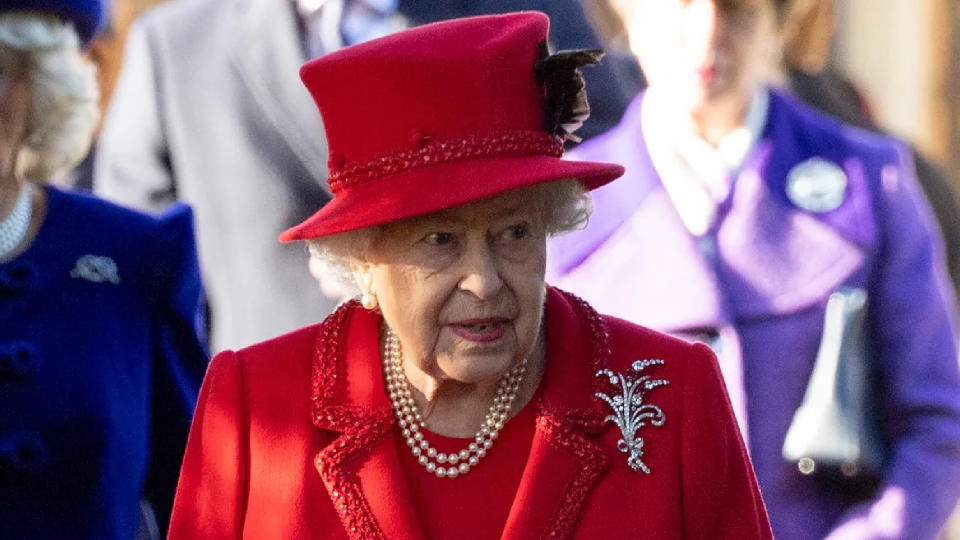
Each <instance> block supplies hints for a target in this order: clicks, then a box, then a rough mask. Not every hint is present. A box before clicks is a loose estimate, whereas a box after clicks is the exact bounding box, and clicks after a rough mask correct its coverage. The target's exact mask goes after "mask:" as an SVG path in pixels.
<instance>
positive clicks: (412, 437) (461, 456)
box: [383, 328, 527, 478]
mask: <svg viewBox="0 0 960 540" xmlns="http://www.w3.org/2000/svg"><path fill="white" fill-rule="evenodd" d="M385 349H386V354H385V355H384V358H383V371H384V373H385V376H386V379H387V393H388V394H389V396H390V402H391V403H392V404H393V413H394V414H395V415H396V416H397V421H398V422H399V424H400V429H401V430H402V432H401V433H402V434H403V437H404V438H405V439H406V441H407V446H409V447H410V451H411V452H413V456H414V457H415V458H417V461H418V462H419V463H420V465H423V466H424V468H426V469H427V472H430V473H433V474H435V475H437V477H438V478H456V477H457V476H460V475H464V474H467V473H468V472H470V470H471V469H472V468H473V467H475V466H476V465H477V463H479V462H480V460H481V459H483V458H484V456H486V455H487V451H489V450H490V447H492V446H493V441H494V440H495V439H496V438H497V435H499V434H500V430H501V429H502V428H503V424H504V423H505V422H506V421H507V416H508V415H509V414H510V409H511V408H512V407H513V402H514V400H515V399H516V398H517V394H518V393H519V390H520V382H521V381H523V375H524V374H525V373H526V371H527V359H526V358H524V359H523V360H521V361H520V362H519V363H518V364H517V365H515V366H513V367H512V368H510V369H509V370H508V371H507V372H506V373H505V374H504V375H503V377H502V378H501V379H500V382H499V383H498V384H497V394H496V397H494V398H493V404H492V405H490V410H489V411H488V412H487V415H486V417H484V419H483V424H481V427H480V430H479V431H477V434H476V435H475V436H474V437H473V441H471V442H470V444H468V445H467V447H466V448H464V449H463V450H460V451H459V452H451V453H449V454H444V453H442V452H437V450H436V449H435V448H433V447H432V446H430V443H428V442H427V440H426V439H425V438H424V437H423V433H422V431H421V429H423V428H424V424H423V417H422V416H421V415H420V411H419V410H417V404H416V403H415V402H414V401H413V392H411V390H410V383H409V382H408V381H407V376H406V374H405V373H404V372H403V366H402V364H401V358H402V357H401V354H400V341H399V340H398V339H397V335H396V334H395V333H394V332H393V330H391V329H389V328H388V329H387V336H386V343H385Z"/></svg>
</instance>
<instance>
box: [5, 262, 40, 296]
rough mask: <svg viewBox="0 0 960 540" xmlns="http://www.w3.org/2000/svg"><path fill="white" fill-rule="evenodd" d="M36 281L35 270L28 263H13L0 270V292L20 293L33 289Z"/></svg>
mask: <svg viewBox="0 0 960 540" xmlns="http://www.w3.org/2000/svg"><path fill="white" fill-rule="evenodd" d="M36 281H37V269H36V268H35V267H34V266H33V265H32V264H30V263H27V262H21V261H14V262H12V263H10V264H8V265H7V267H6V268H4V269H0V291H2V290H4V289H6V290H9V291H20V290H23V289H29V288H31V287H33V285H34V283H35V282H36Z"/></svg>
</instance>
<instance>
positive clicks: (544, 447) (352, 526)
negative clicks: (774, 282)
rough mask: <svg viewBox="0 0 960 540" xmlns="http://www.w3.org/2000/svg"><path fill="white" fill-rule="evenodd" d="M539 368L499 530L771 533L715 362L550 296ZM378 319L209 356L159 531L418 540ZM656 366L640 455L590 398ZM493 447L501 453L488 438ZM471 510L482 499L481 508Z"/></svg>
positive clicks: (344, 310) (629, 534) (358, 315)
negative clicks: (522, 454) (656, 418)
mask: <svg viewBox="0 0 960 540" xmlns="http://www.w3.org/2000/svg"><path fill="white" fill-rule="evenodd" d="M546 324H547V368H546V373H545V375H544V381H543V388H542V399H541V400H540V402H539V403H537V404H536V406H537V408H538V418H537V424H536V429H535V433H534V436H533V442H532V447H531V450H530V457H529V460H528V462H527V466H526V469H525V471H524V473H523V476H522V478H521V480H520V486H519V489H518V491H517V494H516V500H515V502H514V505H513V507H512V509H511V511H510V514H509V517H508V518H507V522H506V525H505V527H504V533H503V538H517V539H528V538H542V537H558V538H562V537H572V538H605V539H609V538H651V539H661V540H662V539H670V538H703V539H707V538H709V539H736V540H742V539H754V538H772V535H771V533H770V525H769V523H768V521H767V516H766V511H765V509H764V506H763V502H762V500H761V498H760V493H759V491H758V488H757V484H756V479H755V478H754V475H753V471H752V468H751V466H750V461H749V458H748V457H747V454H746V451H745V450H744V446H743V442H742V440H741V438H740V434H739V431H738V430H737V427H736V423H735V421H734V418H733V413H732V412H731V408H730V404H729V401H728V399H727V396H726V393H725V392H724V387H723V382H722V379H721V376H720V372H719V369H718V367H717V364H716V360H715V359H714V357H713V354H712V353H711V352H710V350H709V349H708V348H707V347H706V346H703V345H691V344H688V343H686V342H682V341H679V340H676V339H673V338H670V337H667V336H664V335H662V334H659V333H656V332H653V331H651V330H647V329H644V328H641V327H638V326H635V325H633V324H630V323H627V322H624V321H621V320H619V319H614V318H611V317H600V316H598V315H597V314H596V313H595V312H594V311H593V310H592V309H591V308H590V307H589V306H587V305H586V304H585V303H583V302H582V301H580V300H578V299H576V298H575V297H573V296H569V295H566V294H565V293H562V292H560V291H557V290H554V289H551V290H550V291H549V292H548V299H547V315H546ZM379 325H380V316H379V315H378V314H374V313H371V312H368V311H367V310H364V309H362V308H360V307H359V306H358V305H357V304H356V303H355V302H353V303H350V304H347V305H345V306H343V307H341V308H340V309H339V310H337V311H336V312H335V313H334V314H333V315H331V316H330V317H328V318H327V319H326V320H325V321H324V322H323V323H321V324H319V325H315V326H311V327H307V328H304V329H301V330H298V331H296V332H293V333H290V334H287V335H285V336H281V337H278V338H276V339H272V340H270V341H266V342H264V343H261V344H259V345H254V346H252V347H250V348H247V349H243V350H241V351H238V352H232V351H227V352H223V353H221V354H220V355H218V356H217V357H216V358H214V360H213V362H212V364H211V366H210V369H209V372H208V374H207V377H206V380H205V381H204V384H203V389H202V391H201V396H200V401H199V404H198V408H197V412H196V416H195V418H194V424H193V429H192V431H191V433H190V439H189V443H188V445H187V453H186V458H185V460H184V463H183V469H182V472H181V477H180V485H179V488H178V491H177V498H176V501H175V504H174V511H173V519H172V523H171V525H170V538H172V539H175V540H177V539H185V538H241V537H242V538H252V539H266V538H269V539H272V538H278V539H279V538H283V539H294V538H347V537H350V538H358V539H359V538H362V539H371V538H389V539H391V540H392V539H404V538H410V539H414V538H422V537H423V534H422V533H421V532H420V530H421V529H420V525H419V524H418V523H417V517H416V512H415V511H414V509H413V508H412V507H411V504H410V502H409V499H408V497H406V496H405V494H406V486H405V481H404V477H403V472H402V470H401V466H400V463H399V458H398V454H397V447H396V446H395V445H394V442H393V436H392V435H393V434H392V433H391V431H392V430H393V429H395V424H394V417H393V414H392V412H391V409H390V402H389V400H388V399H387V397H386V395H385V393H384V383H383V379H382V375H381V363H380V358H379ZM650 358H658V359H663V360H664V365H662V366H653V367H651V368H648V369H649V373H648V372H647V371H645V372H644V374H649V375H651V376H652V378H655V379H666V380H668V381H669V385H667V386H662V387H659V388H655V389H654V390H652V391H651V392H650V393H649V395H647V396H646V397H645V398H644V401H645V403H652V404H655V405H657V406H659V407H660V408H661V409H662V411H663V413H664V415H665V422H664V423H663V425H662V426H659V427H658V426H653V425H648V426H646V427H643V428H641V429H640V430H639V431H638V432H637V435H638V436H639V437H642V438H643V440H644V445H643V452H644V453H643V457H642V459H643V462H644V463H645V464H646V465H647V466H648V467H649V469H650V471H651V472H650V474H645V473H643V472H642V471H634V470H633V469H631V468H630V467H628V466H627V455H626V454H625V453H622V452H620V451H619V450H618V449H617V444H618V440H619V439H621V437H622V435H621V433H620V430H619V429H618V428H617V427H616V426H615V425H614V424H613V423H611V422H605V417H606V416H607V415H608V414H610V412H611V410H610V409H609V408H608V407H607V405H606V404H603V403H602V402H601V401H600V400H599V399H598V398H596V397H595V395H594V393H595V392H604V393H606V394H610V395H613V394H615V393H616V392H615V387H613V386H610V385H609V381H608V380H607V379H606V378H604V377H596V376H595V374H596V373H597V371H598V370H600V369H604V368H606V369H611V370H613V371H614V372H619V373H626V372H627V371H628V370H629V369H630V366H631V364H632V362H633V361H634V360H637V359H650ZM495 448H496V447H495ZM478 511H482V509H480V510H478Z"/></svg>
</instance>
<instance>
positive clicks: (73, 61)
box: [0, 11, 100, 182]
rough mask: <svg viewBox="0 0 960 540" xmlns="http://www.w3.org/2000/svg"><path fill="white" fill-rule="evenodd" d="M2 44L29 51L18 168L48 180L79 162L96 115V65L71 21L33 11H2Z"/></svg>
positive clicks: (31, 176)
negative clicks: (25, 111)
mask: <svg viewBox="0 0 960 540" xmlns="http://www.w3.org/2000/svg"><path fill="white" fill-rule="evenodd" d="M0 45H4V46H7V47H10V48H12V49H15V50H17V51H19V52H22V53H25V54H26V55H27V64H28V77H30V86H31V109H30V112H29V114H28V118H27V128H26V136H25V139H24V142H23V145H22V146H21V148H20V149H19V151H18V153H17V158H16V159H17V162H16V173H17V175H18V176H20V177H21V178H24V179H26V180H30V181H33V182H46V181H48V180H49V179H50V178H51V177H52V176H54V175H56V174H57V173H59V172H62V171H64V170H67V169H70V168H72V167H73V166H75V165H76V164H77V163H79V162H80V161H81V160H82V159H83V158H84V156H86V154H87V152H88V151H89V149H90V143H91V140H92V138H93V133H94V130H95V129H96V125H97V122H98V120H99V116H100V112H99V106H98V100H99V98H100V92H99V90H98V88H97V79H96V71H95V68H94V66H93V65H92V64H91V63H90V62H88V61H86V60H85V59H84V58H83V56H82V54H81V52H80V40H79V38H78V37H77V33H76V32H75V31H74V29H73V27H72V26H70V25H68V24H66V23H64V22H63V21H61V20H60V19H58V18H56V17H53V16H48V15H43V14H36V13H32V12H18V11H12V12H9V13H3V14H0Z"/></svg>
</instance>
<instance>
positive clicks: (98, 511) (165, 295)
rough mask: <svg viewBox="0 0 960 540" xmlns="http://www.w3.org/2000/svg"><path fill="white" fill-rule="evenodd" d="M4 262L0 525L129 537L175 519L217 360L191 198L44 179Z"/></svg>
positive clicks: (15, 534)
mask: <svg viewBox="0 0 960 540" xmlns="http://www.w3.org/2000/svg"><path fill="white" fill-rule="evenodd" d="M46 194H47V200H48V205H47V215H46V217H45V220H44V222H43V224H42V226H41V228H40V230H39V232H38V234H37V236H36V238H35V239H34V241H33V242H32V243H31V244H30V245H29V246H28V247H27V249H26V251H24V252H23V253H21V254H20V255H18V256H16V257H15V258H13V259H12V260H8V261H3V262H0V536H2V537H3V538H5V539H20V538H24V539H26V538H29V539H45V538H97V539H111V538H117V539H121V538H122V539H127V540H128V539H130V538H133V535H134V533H135V531H136V528H137V520H138V518H139V512H140V506H139V502H140V500H141V498H144V499H147V500H149V501H150V502H151V503H152V504H153V505H154V507H155V509H156V511H157V515H158V519H159V520H160V522H161V523H165V517H166V516H167V515H168V513H169V510H170V505H171V503H172V499H173V492H174V489H175V486H176V479H177V475H178V471H179V466H180V461H181V458H182V455H183V448H184V446H185V443H186V435H187V430H188V429H189V422H190V419H191V415H192V412H193V409H194V406H195V402H196V397H197V392H198V390H199V383H200V381H201V379H202V377H203V373H204V370H205V368H206V354H205V350H204V345H203V340H202V339H201V337H200V336H201V333H200V329H201V328H202V322H203V318H202V316H201V314H202V290H201V284H200V279H199V271H198V268H197V261H196V255H195V248H194V240H193V228H192V218H191V213H190V210H189V208H187V207H186V206H178V207H176V208H174V209H172V210H171V211H170V212H168V213H167V214H166V215H164V216H163V217H161V218H159V219H155V218H151V217H147V216H144V215H141V214H138V213H135V212H132V211H130V210H126V209H122V208H120V207H118V206H115V205H113V204H110V203H106V202H103V201H100V200H97V199H94V198H92V197H89V196H85V195H81V194H78V193H70V192H65V191H60V190H57V189H55V188H50V187H48V188H46Z"/></svg>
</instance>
